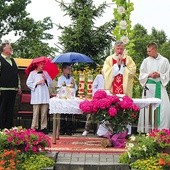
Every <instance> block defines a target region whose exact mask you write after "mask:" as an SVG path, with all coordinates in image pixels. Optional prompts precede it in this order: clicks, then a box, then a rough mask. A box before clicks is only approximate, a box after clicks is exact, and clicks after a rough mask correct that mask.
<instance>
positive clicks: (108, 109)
mask: <svg viewBox="0 0 170 170" xmlns="http://www.w3.org/2000/svg"><path fill="white" fill-rule="evenodd" d="M79 107H80V109H81V110H82V111H83V113H84V114H92V116H93V118H94V121H95V122H96V123H99V122H101V121H103V120H105V121H109V122H110V124H111V127H112V129H113V130H114V133H118V132H122V131H123V130H124V129H126V125H127V124H132V123H134V122H136V121H137V120H138V115H139V108H138V106H137V105H135V104H134V102H133V100H132V99H131V98H130V97H128V96H124V97H122V98H121V99H120V98H119V97H118V96H116V95H107V93H106V92H105V91H104V90H99V91H97V92H96V93H95V94H94V97H93V99H92V100H91V101H89V100H84V101H82V102H81V103H80V105H79Z"/></svg>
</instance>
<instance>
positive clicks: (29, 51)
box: [0, 0, 57, 58]
mask: <svg viewBox="0 0 170 170" xmlns="http://www.w3.org/2000/svg"><path fill="white" fill-rule="evenodd" d="M30 3H31V0H0V38H1V39H2V37H3V36H4V35H7V34H9V33H10V32H13V33H14V35H15V36H17V37H19V39H18V40H17V42H15V43H14V44H13V48H14V57H22V58H34V57H36V56H41V55H50V54H52V53H53V52H54V51H56V50H57V49H56V48H50V47H49V46H48V43H45V42H43V40H46V41H47V40H50V39H52V38H53V36H52V35H51V34H49V33H47V32H46V31H48V30H50V29H52V28H53V25H52V22H51V19H50V18H49V17H46V18H44V20H43V21H34V19H32V18H30V17H29V13H27V11H26V7H27V5H29V4H30Z"/></svg>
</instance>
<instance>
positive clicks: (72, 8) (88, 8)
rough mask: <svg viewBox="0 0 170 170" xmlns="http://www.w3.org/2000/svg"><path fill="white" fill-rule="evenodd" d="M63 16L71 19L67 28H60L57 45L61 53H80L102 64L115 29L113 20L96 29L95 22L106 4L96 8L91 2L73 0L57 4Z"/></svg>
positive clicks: (89, 0) (90, 0)
mask: <svg viewBox="0 0 170 170" xmlns="http://www.w3.org/2000/svg"><path fill="white" fill-rule="evenodd" d="M59 3H60V6H61V9H62V10H63V11H64V12H65V15H69V17H70V18H71V24H70V25H69V26H65V27H63V26H61V25H59V26H58V28H59V29H61V30H62V35H61V36H60V37H59V44H60V46H62V49H63V51H62V52H71V51H74V52H80V53H83V54H86V55H88V56H90V57H91V58H92V59H94V60H95V61H96V63H102V62H103V60H104V58H105V55H106V51H107V50H108V49H109V50H110V44H111V41H112V34H111V32H112V30H113V29H114V27H115V22H114V20H112V21H110V22H106V23H105V24H103V25H101V26H99V27H97V26H95V21H97V19H98V18H99V17H101V16H102V14H103V12H104V10H105V8H106V6H107V5H106V3H103V4H101V5H99V6H98V7H96V6H95V5H93V1H92V0H86V1H85V0H74V1H73V2H72V3H71V4H69V5H67V4H64V3H63V2H59Z"/></svg>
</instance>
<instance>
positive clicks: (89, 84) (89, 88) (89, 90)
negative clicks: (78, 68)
mask: <svg viewBox="0 0 170 170" xmlns="http://www.w3.org/2000/svg"><path fill="white" fill-rule="evenodd" d="M92 84H93V75H91V74H89V75H88V78H87V96H88V98H90V99H91V98H92Z"/></svg>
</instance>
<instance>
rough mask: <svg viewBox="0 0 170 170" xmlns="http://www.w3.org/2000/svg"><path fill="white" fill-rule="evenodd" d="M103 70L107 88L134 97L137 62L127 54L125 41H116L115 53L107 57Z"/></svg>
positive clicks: (112, 91)
mask: <svg viewBox="0 0 170 170" xmlns="http://www.w3.org/2000/svg"><path fill="white" fill-rule="evenodd" d="M102 71H103V75H104V79H105V90H110V91H111V93H113V94H125V95H128V96H129V97H132V89H133V78H134V76H135V73H136V64H135V62H134V61H133V60H132V58H131V57H130V56H128V55H127V54H126V50H125V45H124V43H123V42H121V41H118V42H116V43H115V45H114V54H113V55H110V56H108V57H107V58H106V60H105V62H104V65H103V69H102Z"/></svg>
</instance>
